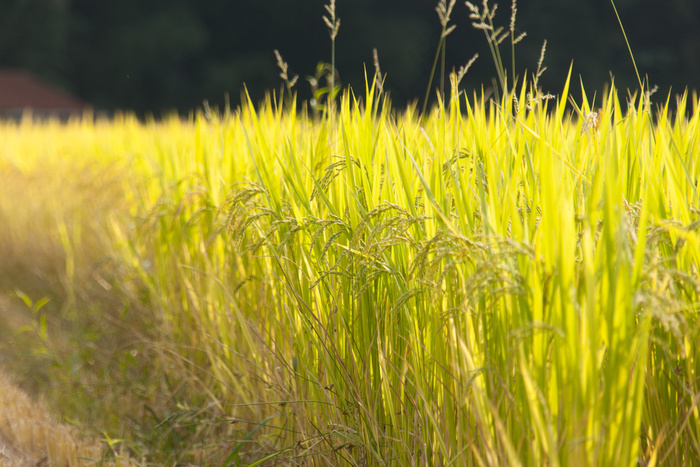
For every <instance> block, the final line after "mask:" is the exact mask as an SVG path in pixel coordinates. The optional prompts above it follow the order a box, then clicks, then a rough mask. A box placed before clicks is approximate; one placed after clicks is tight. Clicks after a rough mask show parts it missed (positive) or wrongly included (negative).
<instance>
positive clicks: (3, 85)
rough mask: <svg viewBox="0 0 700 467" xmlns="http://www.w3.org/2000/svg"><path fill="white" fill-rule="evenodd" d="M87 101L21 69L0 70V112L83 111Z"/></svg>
mask: <svg viewBox="0 0 700 467" xmlns="http://www.w3.org/2000/svg"><path fill="white" fill-rule="evenodd" d="M86 107H89V104H88V103H87V102H84V101H82V100H81V99H78V98H76V97H73V96H71V95H70V94H68V93H67V92H64V91H62V90H60V89H58V88H56V87H54V86H52V85H50V84H47V83H45V82H42V81H41V80H39V79H38V78H37V77H35V76H34V75H32V74H31V73H29V72H27V71H23V70H0V112H1V111H5V112H6V111H15V110H19V109H27V108H31V109H34V110H40V111H41V110H48V111H51V110H56V111H81V112H82V111H83V110H85V108H86Z"/></svg>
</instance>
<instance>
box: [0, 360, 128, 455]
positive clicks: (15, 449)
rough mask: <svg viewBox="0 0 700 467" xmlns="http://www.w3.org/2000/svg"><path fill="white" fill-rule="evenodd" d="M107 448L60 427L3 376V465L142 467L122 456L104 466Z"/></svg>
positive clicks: (0, 442)
mask: <svg viewBox="0 0 700 467" xmlns="http://www.w3.org/2000/svg"><path fill="white" fill-rule="evenodd" d="M104 448H105V445H104V444H103V443H100V442H98V441H95V440H91V439H84V438H81V437H80V436H79V434H78V431H77V430H76V429H75V428H73V427H70V426H67V425H63V424H60V423H58V422H57V421H56V419H55V418H54V417H52V416H51V415H50V414H49V412H48V411H47V410H46V409H45V407H44V405H43V404H42V403H40V402H37V401H34V400H32V399H31V398H30V397H29V396H27V394H26V393H24V392H23V391H22V390H20V389H19V388H18V387H17V386H15V385H14V384H13V383H12V381H11V380H10V379H9V378H8V377H7V375H5V374H4V373H0V465H2V466H56V467H63V466H66V467H68V466H83V465H91V466H92V465H96V464H100V465H118V466H124V467H127V466H132V465H134V466H135V465H140V464H138V463H135V462H133V461H131V460H130V459H129V458H128V457H126V456H122V455H119V454H117V455H116V458H115V460H114V461H111V462H109V463H103V462H101V461H100V459H101V458H102V452H103V450H104Z"/></svg>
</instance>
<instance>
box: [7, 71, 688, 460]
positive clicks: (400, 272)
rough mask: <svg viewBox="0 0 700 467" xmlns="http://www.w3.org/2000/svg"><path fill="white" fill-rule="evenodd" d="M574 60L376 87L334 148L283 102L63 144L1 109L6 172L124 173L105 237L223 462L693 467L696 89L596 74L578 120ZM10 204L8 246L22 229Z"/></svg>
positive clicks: (316, 126) (86, 132) (341, 112)
mask: <svg viewBox="0 0 700 467" xmlns="http://www.w3.org/2000/svg"><path fill="white" fill-rule="evenodd" d="M570 74H571V73H569V77H567V79H566V83H565V89H564V91H563V93H562V95H560V96H558V97H557V98H556V99H551V100H547V99H542V100H541V105H536V106H535V105H530V99H531V97H529V96H528V93H529V91H530V90H531V89H532V87H531V83H529V82H527V81H526V80H523V82H522V83H521V84H520V85H519V88H517V89H515V90H514V93H513V94H514V95H515V99H514V98H513V95H507V94H504V95H503V96H502V98H501V99H500V100H499V101H493V100H487V99H485V98H484V96H483V95H474V96H466V97H465V98H464V99H462V100H460V99H459V98H458V97H457V98H453V99H451V100H450V101H449V102H444V101H443V100H442V99H440V100H439V101H438V105H437V106H436V107H435V108H434V109H432V111H431V112H430V113H429V114H427V115H425V116H423V115H420V114H418V112H416V110H415V109H413V108H409V109H408V110H406V111H405V112H403V113H397V112H395V111H393V110H392V109H391V107H390V106H389V104H388V103H387V102H386V101H382V100H381V99H380V93H379V91H378V89H377V87H376V86H373V85H371V84H370V83H368V84H367V88H366V93H365V96H364V102H363V103H361V102H359V101H358V99H357V98H356V97H355V96H354V95H353V94H351V93H345V94H344V95H343V96H342V97H341V98H340V99H339V101H338V105H337V108H336V110H335V113H334V116H333V118H334V121H335V122H337V127H338V132H337V142H336V141H331V140H330V139H329V137H328V132H329V131H331V130H330V129H329V127H328V125H327V124H326V121H325V119H323V120H318V119H313V118H309V117H308V116H306V115H305V114H304V113H297V112H296V110H295V109H294V108H289V109H284V107H283V106H276V105H275V104H274V103H273V102H272V99H268V100H267V101H266V102H264V103H263V104H262V105H260V106H256V105H254V104H253V103H252V102H250V100H249V101H248V102H246V103H245V105H243V106H242V107H241V108H239V109H237V110H234V111H231V112H227V113H225V114H224V115H219V114H218V113H217V112H214V111H211V112H206V114H205V113H200V114H197V115H196V116H194V117H192V118H191V119H190V120H188V121H183V120H181V119H180V118H176V117H173V118H171V119H168V120H165V121H163V122H158V123H156V122H147V123H144V124H139V123H138V122H136V121H135V120H133V119H125V120H117V121H115V122H114V123H113V124H112V125H113V126H112V127H111V128H112V130H111V131H106V132H105V131H102V129H100V130H99V131H98V127H96V126H95V127H93V126H92V125H93V124H92V123H90V121H85V122H82V123H81V124H80V125H83V126H82V127H80V128H81V131H82V133H80V135H81V136H80V137H73V139H74V141H72V143H71V144H75V145H76V146H75V147H77V148H78V149H76V150H74V151H72V152H71V154H73V156H71V157H66V153H67V152H69V151H68V150H67V149H66V147H67V146H64V145H59V146H57V149H52V148H53V146H52V145H49V144H43V142H44V141H63V142H66V141H67V140H65V139H61V138H60V137H59V136H57V132H56V131H55V128H54V127H52V126H42V124H29V123H24V124H23V125H24V126H19V127H18V126H16V125H12V124H6V125H0V137H1V138H2V140H3V141H4V142H5V144H4V145H3V147H2V149H0V173H2V174H12V173H17V171H20V172H22V173H33V171H37V170H40V168H41V167H42V166H43V165H44V164H45V163H46V161H47V160H53V161H58V162H57V163H61V164H75V165H76V166H78V165H80V163H81V160H82V159H81V158H80V154H84V153H90V154H92V153H95V154H99V155H100V157H99V158H98V159H97V160H98V161H99V163H100V164H104V166H105V167H109V164H110V163H117V162H119V161H122V162H121V164H122V165H120V167H122V168H128V172H127V173H126V174H125V175H123V176H122V177H123V178H122V187H123V190H124V191H123V193H124V195H123V196H121V197H120V198H119V199H120V200H121V201H120V202H124V203H126V205H127V206H126V208H122V210H121V211H120V213H122V214H121V215H120V216H107V218H105V220H104V222H105V223H106V226H107V227H109V229H110V233H109V237H108V238H112V239H114V255H115V256H118V257H119V258H120V261H121V262H122V263H123V264H125V265H127V266H128V267H129V271H130V272H131V273H132V274H133V276H132V277H133V279H132V280H138V282H139V284H141V285H142V289H143V292H142V295H141V296H142V299H143V301H144V302H146V303H147V304H148V305H149V307H150V308H151V309H153V310H155V313H156V314H157V317H158V320H157V321H158V323H159V324H160V327H159V332H160V337H161V339H162V341H163V342H168V343H170V344H171V346H169V347H168V348H169V349H175V350H173V352H174V353H176V354H177V355H178V358H179V359H180V360H181V362H182V365H183V366H186V367H187V368H188V369H189V371H190V372H191V373H190V374H191V375H193V376H192V381H195V382H197V384H198V385H200V386H198V387H202V388H206V391H205V393H204V394H205V395H206V396H207V398H208V399H209V400H210V401H211V404H212V406H215V407H216V409H217V411H218V412H217V413H219V416H218V418H217V419H216V421H215V422H212V423H218V424H219V425H221V427H220V430H221V431H219V432H218V433H222V432H223V433H226V436H222V437H220V438H218V443H219V444H217V450H218V451H217V452H220V453H221V459H222V460H224V461H225V462H224V463H225V464H226V463H228V464H230V465H235V464H237V463H238V464H251V463H255V462H258V463H263V462H273V461H278V462H281V463H284V462H287V463H293V462H300V461H304V462H314V463H317V464H321V465H358V464H359V465H385V464H392V465H417V464H420V465H441V464H444V465H448V464H449V465H467V466H468V465H523V466H530V465H532V466H535V465H543V464H548V465H566V466H569V465H637V464H638V463H640V462H641V463H654V462H655V463H657V464H668V465H692V464H694V463H697V462H698V459H700V447H699V445H698V441H697V440H698V439H700V416H699V415H698V406H697V397H698V396H697V395H698V394H700V385H699V383H698V378H697V372H698V365H699V361H698V357H697V352H695V349H697V347H698V345H699V344H700V323H699V322H698V318H697V315H698V309H699V306H698V303H700V274H699V271H698V265H699V264H700V229H699V228H698V226H699V225H700V197H699V195H698V189H697V186H698V183H700V164H698V160H700V144H699V143H698V137H697V135H698V134H700V112H699V106H700V101H698V99H697V97H693V98H689V96H688V95H687V94H684V95H682V96H680V97H679V100H678V112H677V114H676V115H675V116H674V115H670V113H669V101H668V100H667V102H666V104H665V105H664V106H663V107H660V108H659V109H658V111H657V113H656V114H655V115H653V116H651V115H649V112H648V111H647V110H646V109H647V107H646V97H645V95H644V94H643V93H640V94H638V95H636V96H635V97H634V100H633V101H632V102H631V105H630V106H629V107H627V108H625V110H623V104H622V103H621V102H620V99H619V97H618V94H617V91H616V90H615V87H614V86H611V88H610V90H609V91H608V92H607V93H606V95H604V96H603V98H602V102H601V107H600V108H599V109H598V110H596V111H594V110H593V109H591V105H592V104H591V102H590V101H589V99H588V97H587V94H586V92H585V89H583V87H582V89H581V93H582V99H581V101H579V102H577V103H576V105H577V107H578V108H579V109H580V114H581V116H582V117H583V118H577V116H576V115H575V114H572V113H570V112H568V111H567V109H566V104H567V101H568V99H569V96H568V94H569V87H570ZM457 82H458V80H457V79H456V78H455V79H453V80H452V83H457ZM452 96H453V97H454V96H459V94H458V93H457V89H456V86H455V88H453V90H452ZM689 100H691V102H690V103H689V102H688V101H689ZM688 106H692V112H690V116H689V117H688V118H686V116H685V115H686V109H687V107H688ZM516 109H519V112H516ZM594 113H595V115H596V118H595V119H593V118H592V117H591V116H592V115H593V114H594ZM589 117H590V118H589ZM72 125H76V123H73V124H72ZM69 128H73V127H69ZM58 134H59V135H60V133H58ZM66 134H68V133H66ZM73 135H74V134H73ZM52 138H53V139H52ZM62 144H63V143H62ZM83 144H84V146H83ZM80 148H83V149H84V151H82V150H79V149H80ZM20 154H21V155H22V157H20V156H19V155H20ZM125 155H128V158H129V163H128V164H124V162H123V158H124V157H125ZM7 186H8V185H2V186H0V190H7V189H8V188H7ZM10 199H11V198H8V197H5V196H0V220H2V222H3V225H6V226H9V227H6V228H5V229H3V230H2V232H1V233H0V235H3V241H2V242H0V248H10V247H5V245H10V246H12V245H16V244H20V243H19V242H20V240H18V239H21V238H22V236H21V234H22V231H31V230H30V228H29V227H30V226H31V225H32V224H31V219H27V218H26V217H23V215H22V210H21V209H17V207H16V203H15V202H14V201H9V200H10ZM59 200H60V198H58V197H57V198H56V206H61V203H60V202H59ZM76 209H78V208H76ZM124 212H127V213H128V215H124V214H123V213H124ZM49 219H51V218H50V217H49ZM82 219H83V221H81V222H90V221H92V220H94V219H93V218H92V217H90V216H85V217H83V218H82ZM47 222H48V221H47ZM52 225H53V224H52ZM57 225H59V224H57ZM76 225H79V224H76ZM56 228H57V227H56ZM71 232H72V235H74V237H70V236H69V237H68V240H69V241H71V242H72V243H71V245H72V249H71V250H70V251H72V252H74V254H79V253H80V252H81V251H82V250H81V249H80V248H77V246H78V245H81V243H80V237H79V235H80V234H79V228H78V229H77V230H71ZM55 241H56V244H57V245H59V246H60V245H61V241H62V240H61V239H60V238H58V239H57V240H55ZM8 251H11V248H10V250H8ZM5 254H8V255H9V254H10V253H7V252H6V253H5ZM59 266H60V267H58V270H59V271H60V274H61V275H62V277H66V278H68V277H69V276H70V275H71V274H70V273H69V269H70V268H67V267H66V266H67V263H64V264H59ZM74 277H75V275H74ZM185 387H186V385H185Z"/></svg>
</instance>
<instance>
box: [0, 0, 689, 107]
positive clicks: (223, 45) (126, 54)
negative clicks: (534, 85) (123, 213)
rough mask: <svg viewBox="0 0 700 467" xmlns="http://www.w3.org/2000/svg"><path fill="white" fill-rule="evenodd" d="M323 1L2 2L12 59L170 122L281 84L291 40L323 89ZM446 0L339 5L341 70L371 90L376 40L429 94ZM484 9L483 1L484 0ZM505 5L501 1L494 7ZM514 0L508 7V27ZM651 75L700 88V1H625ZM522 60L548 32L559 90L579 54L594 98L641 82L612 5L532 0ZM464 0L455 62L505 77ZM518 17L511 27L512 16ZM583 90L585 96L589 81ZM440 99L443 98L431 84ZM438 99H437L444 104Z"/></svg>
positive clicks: (91, 95) (642, 63)
mask: <svg viewBox="0 0 700 467" xmlns="http://www.w3.org/2000/svg"><path fill="white" fill-rule="evenodd" d="M325 3H327V2H324V1H323V0H298V1H294V2H289V1H285V0H266V1H264V2H255V1H235V2H234V1H230V0H207V1H206V2H200V1H196V0H176V1H173V0H125V1H120V2H94V1H92V0H4V1H3V2H2V3H1V4H0V68H24V69H27V70H29V71H31V72H32V73H34V74H36V75H37V76H38V77H40V78H42V79H44V80H47V81H49V82H51V83H53V84H56V85H59V86H60V87H62V88H64V89H65V90H67V91H69V92H71V93H72V94H74V95H76V96H78V97H80V98H82V99H83V100H85V101H87V102H90V103H92V105H93V106H94V107H95V109H96V110H102V111H110V112H111V111H113V110H115V109H124V110H127V109H128V110H133V111H136V112H137V113H138V114H139V115H143V114H145V113H148V112H152V113H153V114H155V115H156V116H157V117H160V116H161V115H162V112H166V113H167V112H170V111H172V110H174V109H176V110H178V111H180V112H181V113H184V114H187V112H189V111H190V110H192V109H194V108H196V107H200V106H201V104H202V101H203V100H205V99H207V100H208V101H209V102H210V103H211V104H212V105H218V106H219V107H223V105H224V95H225V94H226V93H228V94H229V95H230V99H231V103H232V106H234V107H235V106H236V105H237V104H238V103H239V102H240V100H239V98H240V90H241V89H242V87H243V84H244V83H245V84H247V86H248V89H249V91H250V93H251V97H252V98H253V101H254V102H259V101H260V100H262V99H263V98H264V94H265V92H266V91H268V90H271V89H279V80H278V76H277V75H278V70H277V67H276V65H275V60H274V55H273V53H272V51H273V50H274V49H279V51H280V52H281V53H282V55H283V56H284V57H285V59H286V60H287V62H288V63H289V64H290V74H292V75H293V74H297V75H299V76H300V84H299V86H298V87H297V91H298V92H299V93H300V99H302V100H306V99H309V98H311V89H310V86H309V84H308V82H307V80H306V78H307V76H314V74H315V71H316V67H317V64H318V62H321V61H323V62H330V47H329V43H328V40H327V38H328V36H327V31H326V29H325V25H324V24H323V22H322V21H321V20H320V17H321V15H323V14H324V13H325V11H324V9H323V5H324V4H325ZM436 3H437V2H436V1H432V0H381V1H376V0H375V1H372V0H353V1H340V2H338V5H337V9H338V15H339V17H340V18H342V27H341V31H342V32H341V35H340V37H339V39H338V44H337V48H338V53H337V61H338V63H337V67H336V68H337V70H338V73H339V77H340V80H341V82H342V83H343V85H351V86H352V87H353V88H354V89H355V90H356V91H357V92H358V93H359V94H361V93H362V89H363V87H364V77H363V64H364V65H367V66H368V68H370V69H371V68H372V49H374V48H376V49H377V51H378V53H379V57H380V60H381V62H382V68H383V71H384V73H386V74H387V82H386V88H387V89H388V90H390V91H391V93H392V99H393V101H394V104H395V105H396V107H397V108H403V107H404V106H405V105H406V103H410V102H412V101H413V100H414V99H416V98H422V97H423V95H424V93H425V89H426V87H427V86H428V81H429V76H430V66H431V63H432V59H433V54H434V52H435V45H436V44H437V42H438V40H439V38H440V33H441V28H440V24H439V23H438V22H437V18H436V16H435V11H434V10H435V6H436ZM473 3H477V4H479V3H480V2H479V1H477V2H473ZM491 3H493V2H491ZM510 3H511V2H510V1H505V2H500V4H499V10H498V15H499V16H500V17H501V18H502V19H503V20H504V22H505V23H507V18H508V17H509V14H510V7H511V4H510ZM616 3H617V8H618V11H619V13H620V15H621V17H622V18H623V20H624V23H625V26H626V28H627V30H628V36H629V40H630V43H631V45H632V47H633V50H634V51H635V54H636V57H637V61H638V65H639V68H640V70H642V76H644V75H647V74H648V76H649V83H650V86H654V85H658V86H659V89H660V93H661V94H662V95H666V94H667V93H668V92H669V90H671V89H673V92H682V91H683V89H685V87H686V86H687V87H689V88H691V89H698V88H699V87H700V64H699V62H698V60H697V57H698V56H699V55H700V32H699V31H700V4H699V3H698V2H697V1H694V0H669V1H665V2H663V3H659V2H655V1H652V0H624V1H623V0H619V1H618V2H616ZM519 10H520V11H519V12H518V21H517V24H516V31H517V34H519V33H521V32H527V34H528V36H527V38H526V39H525V40H524V41H523V42H522V43H521V44H520V45H519V46H518V55H517V56H518V61H517V63H516V67H517V68H516V69H517V70H518V71H522V70H525V69H528V70H530V72H532V71H534V69H535V66H536V63H537V58H538V57H539V52H540V47H541V45H542V42H543V40H545V39H547V40H548V41H549V44H550V50H549V54H548V58H547V66H548V68H549V72H548V73H547V74H545V75H544V76H543V77H542V88H543V90H544V91H545V92H551V93H553V94H558V93H560V92H561V90H562V87H563V83H564V81H565V78H566V74H567V71H568V69H569V65H570V64H571V61H572V60H573V62H574V69H573V76H574V77H578V76H579V75H580V76H581V77H582V78H583V80H584V83H586V87H587V89H588V91H589V93H590V94H592V93H593V92H594V91H602V90H603V88H604V86H605V85H606V84H608V83H609V81H610V72H613V74H614V75H615V78H616V81H617V83H618V86H619V88H620V89H622V90H624V89H627V88H634V87H635V86H637V80H636V77H635V73H634V69H633V67H632V64H631V62H630V61H629V54H628V50H627V47H626V45H625V42H624V40H623V37H622V35H621V34H620V29H619V25H618V22H617V19H616V17H615V14H614V12H613V10H612V8H611V5H610V2H609V1H607V0H605V1H598V2H580V1H575V0H528V1H527V2H521V4H520V8H519ZM468 16H469V10H468V8H467V7H466V6H465V4H464V2H463V1H461V0H460V1H458V2H457V3H456V5H455V7H454V13H453V15H452V17H453V24H456V25H457V29H456V30H455V31H454V32H453V33H452V34H451V36H450V44H449V46H448V47H447V50H446V63H447V65H446V69H447V70H448V71H449V70H451V69H452V68H453V67H456V68H459V67H460V66H461V65H463V64H464V63H466V62H467V61H468V60H469V59H470V58H471V57H472V55H473V54H474V53H477V52H478V53H479V54H480V55H481V57H483V59H482V61H481V63H479V66H476V67H473V69H472V70H471V72H470V73H469V75H468V76H467V77H466V78H465V80H464V82H463V86H464V88H465V89H473V88H479V87H480V86H481V85H485V86H486V87H489V86H491V85H492V83H491V78H492V77H493V76H494V75H495V70H494V68H493V64H492V63H491V62H490V60H489V59H488V58H487V57H489V49H488V47H487V45H486V44H485V42H484V41H483V34H482V31H478V30H475V29H473V28H472V27H471V26H470V24H469V18H468ZM506 25H507V24H506ZM572 93H574V95H576V97H577V98H580V95H579V90H578V89H577V88H574V89H572ZM430 97H431V99H433V98H434V94H433V93H431V95H430ZM433 102H434V101H433Z"/></svg>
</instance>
